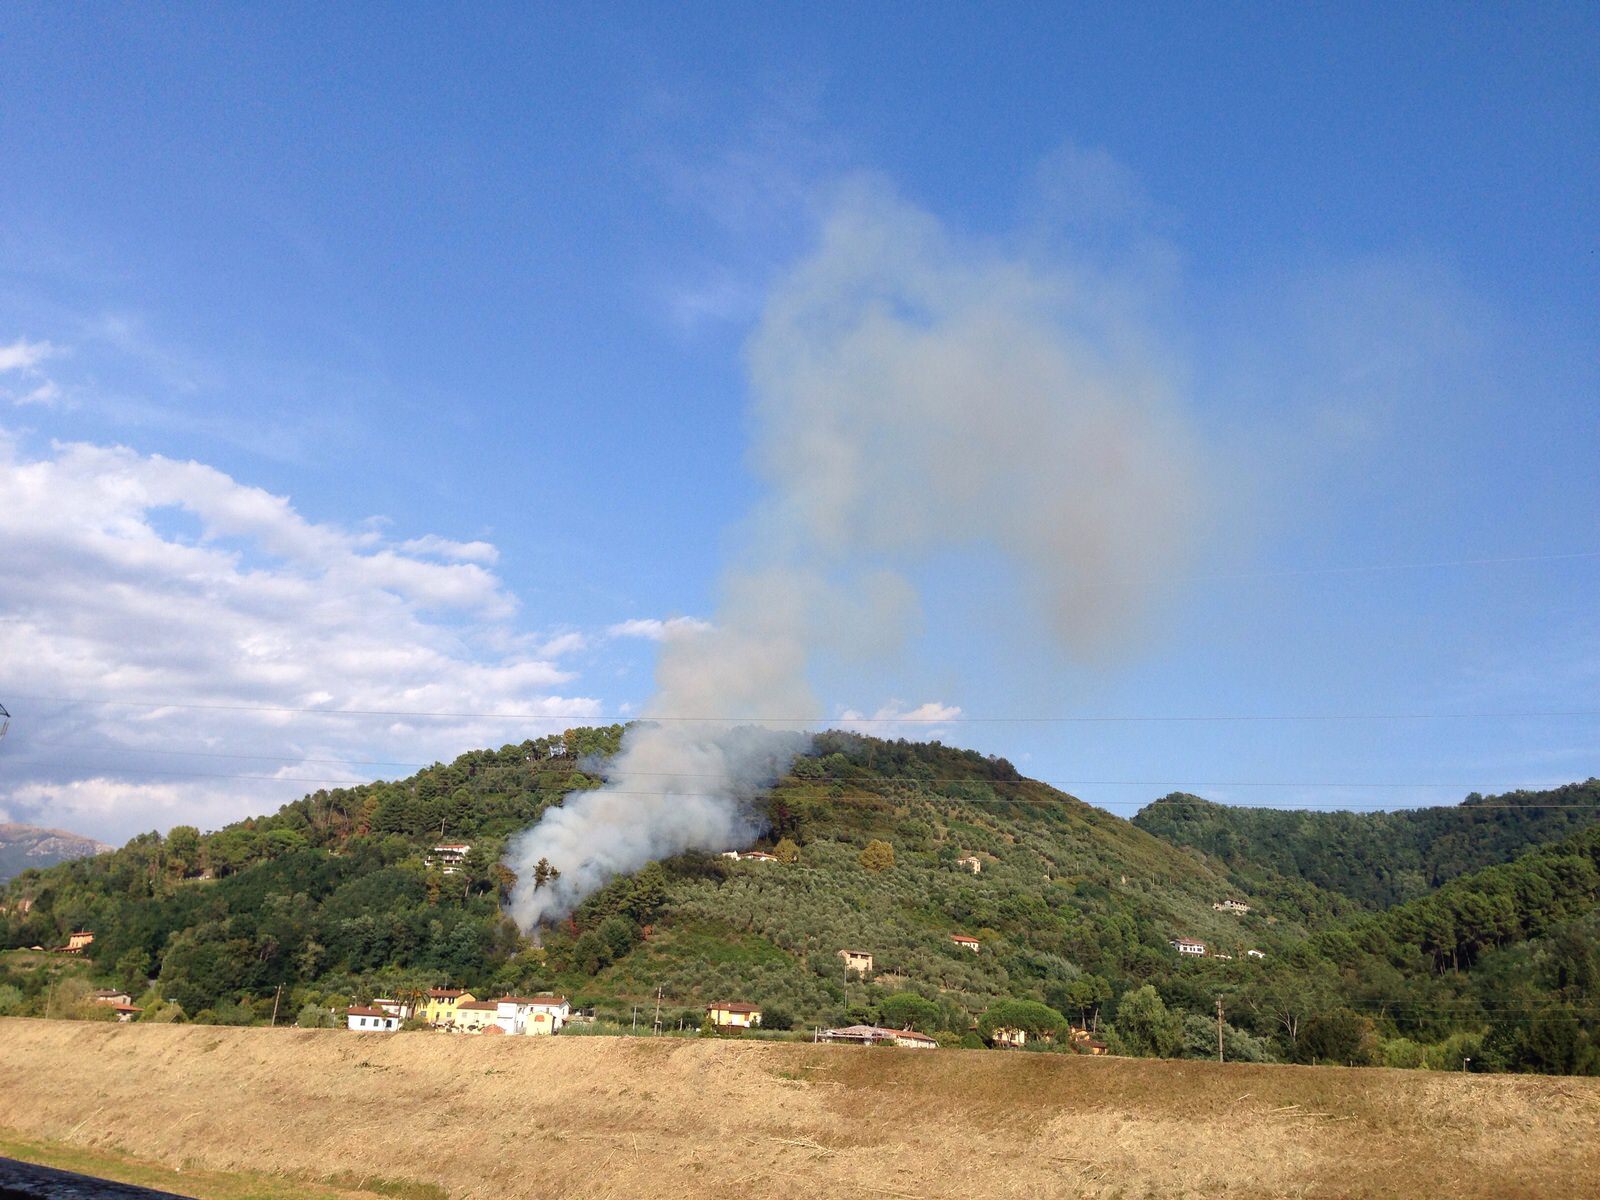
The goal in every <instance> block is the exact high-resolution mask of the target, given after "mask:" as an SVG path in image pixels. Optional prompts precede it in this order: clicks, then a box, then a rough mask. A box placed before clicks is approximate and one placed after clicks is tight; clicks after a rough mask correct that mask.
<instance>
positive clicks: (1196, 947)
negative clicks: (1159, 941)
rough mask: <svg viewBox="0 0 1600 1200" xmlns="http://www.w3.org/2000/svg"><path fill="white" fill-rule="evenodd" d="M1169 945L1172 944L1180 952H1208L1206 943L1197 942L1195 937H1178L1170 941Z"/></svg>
mask: <svg viewBox="0 0 1600 1200" xmlns="http://www.w3.org/2000/svg"><path fill="white" fill-rule="evenodd" d="M1167 945H1169V946H1171V947H1172V948H1173V949H1174V950H1176V951H1177V952H1178V953H1179V954H1204V953H1205V952H1206V944H1205V943H1204V942H1197V941H1195V940H1194V939H1193V938H1186V937H1176V938H1173V939H1172V940H1171V941H1170V942H1168V943H1167Z"/></svg>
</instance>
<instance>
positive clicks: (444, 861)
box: [422, 842, 472, 875]
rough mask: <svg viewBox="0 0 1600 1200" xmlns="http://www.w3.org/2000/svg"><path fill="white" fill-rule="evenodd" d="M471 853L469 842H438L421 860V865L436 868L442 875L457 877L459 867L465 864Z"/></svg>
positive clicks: (459, 870)
mask: <svg viewBox="0 0 1600 1200" xmlns="http://www.w3.org/2000/svg"><path fill="white" fill-rule="evenodd" d="M471 851H472V843H471V842H440V843H439V844H438V845H437V846H435V847H434V848H433V850H432V852H431V853H430V854H429V855H428V856H427V857H426V858H424V859H423V860H422V865H423V866H425V867H432V866H437V867H438V868H439V871H440V873H441V874H443V875H457V874H459V873H460V872H461V865H462V863H464V862H466V860H467V855H468V854H469V853H471Z"/></svg>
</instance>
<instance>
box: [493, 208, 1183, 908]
mask: <svg viewBox="0 0 1600 1200" xmlns="http://www.w3.org/2000/svg"><path fill="white" fill-rule="evenodd" d="M1127 310H1128V305H1127V303H1126V297H1125V296H1123V295H1121V294H1119V295H1117V296H1116V297H1115V298H1114V299H1112V298H1107V296H1106V294H1105V292H1104V291H1103V289H1102V288H1101V287H1100V286H1098V285H1097V284H1095V283H1094V282H1091V281H1090V279H1089V278H1088V277H1078V276H1075V275H1074V274H1073V273H1071V272H1070V271H1066V270H1062V269H1054V268H1051V269H1045V268H1041V267H1038V266H1035V265H1033V264H1030V263H1028V262H1024V261H1021V260H1019V259H1017V258H1015V257H1011V256H1008V255H1007V254H1005V253H1003V252H1001V251H1000V250H998V249H996V248H993V247H989V246H985V245H973V244H966V243H963V242H962V241H960V240H959V239H957V238H955V237H953V236H952V235H950V234H949V233H948V232H947V231H946V230H945V229H944V228H943V227H942V226H941V225H940V224H939V222H938V221H936V220H935V219H934V218H933V217H931V216H929V215H928V214H926V213H924V212H921V211H919V210H917V209H916V208H914V207H913V206H911V205H909V204H907V203H905V202H904V201H902V200H900V199H898V198H897V197H895V196H894V195H893V194H891V193H889V192H888V191H887V190H886V189H884V188H883V187H881V186H879V185H875V184H872V183H862V184H857V185H855V186H853V187H851V188H850V189H848V190H847V191H846V192H845V193H844V194H843V195H842V197H841V198H840V200H839V201H838V203H837V204H836V205H835V207H834V208H833V210H832V213H831V215H830V217H829V218H828V219H827V221H826V222H825V224H824V226H823V229H822V233H821V238H820V242H819V245H818V247H817V248H816V250H815V252H814V253H812V254H811V255H810V256H809V257H807V258H806V259H805V260H803V261H802V262H801V263H799V264H798V266H797V267H795V268H794V270H793V271H791V272H790V273H789V274H788V275H787V276H785V277H784V278H783V279H781V280H780V281H779V282H778V283H777V284H776V286H775V287H774V288H773V289H772V291H771V293H770V295H769V296H768V299H767V303H766V305H765V308H764V311H763V314H762V317H761V320H760V323H759V325H758V327H757V329H756V330H755V332H754V334H753V336H752V338H751V340H750V343H749V347H748V367H749V378H750V385H751V394H752V401H753V407H754V415H755V418H756V420H755V444H754V447H753V462H754V464H755V467H756V470H757V471H758V472H759V474H760V476H761V477H762V478H763V480H764V481H765V482H766V483H767V484H768V485H769V487H768V492H767V495H766V498H765V499H764V500H763V501H762V502H761V503H760V504H759V505H758V506H757V508H756V510H755V511H754V512H753V513H752V514H750V516H749V518H748V520H747V521H746V523H745V524H744V526H743V527H742V528H741V530H740V539H739V540H740V543H741V544H742V545H743V546H744V547H745V549H744V550H743V551H742V552H741V553H740V554H738V555H737V556H736V561H735V562H734V563H733V564H732V565H731V566H730V567H729V568H728V570H727V571H726V572H725V575H724V578H723V581H722V587H721V599H720V603H719V606H718V609H717V612H716V614H715V617H714V620H713V622H712V624H711V627H710V628H707V629H693V628H687V629H684V630H683V631H682V632H680V633H677V634H675V635H673V636H669V637H667V638H666V639H665V640H664V641H663V643H662V649H661V655H660V659H659V662H658V665H657V673H656V683H657V690H656V694H655V696H654V697H653V698H652V700H651V701H650V702H649V704H648V705H647V707H646V708H645V710H644V715H645V717H646V718H647V719H646V720H645V721H643V722H641V723H640V724H638V725H635V726H633V727H632V728H630V729H629V730H628V732H627V734H626V736H625V737H624V740H623V745H622V749H621V752H620V753H619V754H618V755H617V757H616V758H615V759H614V760H612V762H611V763H610V764H609V765H608V767H607V770H606V775H607V782H606V784H605V785H604V786H603V787H601V788H599V789H598V790H595V791H587V792H577V793H573V794H572V795H570V796H568V797H567V799H566V801H565V802H564V804H563V805H562V807H560V808H558V809H552V810H550V811H549V812H547V813H546V814H545V815H544V816H543V817H542V818H541V819H540V821H539V822H538V823H537V824H535V825H534V826H533V827H532V828H530V829H528V830H526V831H525V832H524V833H522V834H520V835H518V837H517V838H515V839H514V840H513V842H512V844H511V846H510V848H509V850H508V856H507V858H508V865H509V866H510V867H511V869H512V870H513V871H515V872H517V874H518V877H519V881H518V884H517V886H516V887H515V889H514V890H513V893H512V896H511V903H510V907H511V913H512V915H513V917H514V918H515V919H516V920H517V922H518V923H519V924H520V925H521V926H522V927H523V928H524V929H529V930H531V929H532V928H533V927H534V926H535V925H536V924H537V923H538V922H539V921H541V920H546V919H553V918H556V917H559V916H562V915H564V914H565V913H567V912H570V911H571V910H572V908H573V907H574V906H575V905H577V904H578V903H579V902H581V901H582V899H583V898H584V897H585V896H586V895H588V894H589V893H590V892H592V891H594V890H595V889H596V888H598V887H600V886H601V885H602V884H604V883H605V881H606V880H607V879H609V878H611V877H612V876H613V875H616V874H620V873H624V872H629V871H633V870H636V869H637V868H639V867H641V866H643V865H644V864H645V863H646V862H649V861H651V860H652V859H656V858H661V857H665V856H668V855H671V854H674V853H678V852H681V851H683V850H687V849H691V848H702V849H713V850H718V849H724V848H727V847H729V846H742V845H745V844H748V842H749V840H750V839H751V838H752V837H753V836H755V835H756V834H757V833H758V832H759V831H758V828H757V825H756V823H755V821H754V820H753V818H752V817H751V815H750V812H749V808H748V802H749V800H750V798H751V797H752V796H753V795H754V794H755V793H756V792H757V791H759V790H760V789H761V788H762V787H764V786H766V785H767V784H769V783H770V782H771V781H772V780H773V779H774V778H775V777H776V775H777V774H779V773H781V772H782V771H783V770H784V769H785V767H786V766H787V765H788V763H789V762H790V761H792V759H793V757H794V756H795V755H796V754H799V753H802V752H803V751H804V749H805V747H806V745H807V741H806V738H805V736H804V732H803V731H804V730H805V729H806V728H808V727H811V726H813V725H814V723H815V722H816V721H817V720H818V719H819V718H820V716H821V715H822V709H821V706H820V705H819V703H818V702H817V700H816V698H815V697H814V696H813V694H812V692H811V688H810V685H809V683H808V677H807V676H808V664H810V663H811V662H812V661H813V659H814V658H815V656H817V655H819V654H822V653H831V654H837V655H842V656H844V657H846V658H848V657H850V656H851V655H854V654H859V653H861V652H863V650H864V649H866V648H881V647H883V646H886V645H893V644H895V643H896V642H897V641H898V640H899V639H900V637H901V635H902V632H903V631H904V630H905V629H906V628H907V626H908V625H909V624H910V623H912V622H913V621H914V619H915V615H916V611H917V597H916V590H915V588H914V587H913V585H912V584H911V582H910V579H909V572H910V571H911V570H913V569H914V568H916V567H917V566H919V565H921V564H923V563H925V562H926V561H927V560H928V559H929V558H930V556H933V555H936V554H939V553H942V552H945V551H948V550H951V549H976V550H980V551H989V552H993V553H996V554H998V555H999V556H1001V557H1003V559H1004V560H1005V562H1006V564H1007V565H1008V566H1009V568H1010V570H1011V571H1012V572H1014V574H1015V576H1016V578H1017V580H1018V581H1019V583H1020V586H1021V588H1022V593H1023V596H1024V598H1025V604H1026V606H1027V607H1028V610H1029V611H1028V612H1025V613H1018V612H1014V611H1006V612H1003V613H997V614H996V618H995V619H996V620H997V621H1002V622H1004V623H1005V624H1006V625H1008V626H1013V627H1014V626H1017V625H1018V624H1021V623H1031V625H1032V626H1033V627H1036V628H1039V629H1042V630H1043V631H1044V634H1043V636H1048V637H1050V638H1052V639H1054V641H1055V642H1056V643H1057V644H1058V645H1059V646H1060V647H1062V648H1063V649H1064V650H1065V651H1066V652H1068V653H1070V654H1072V655H1073V656H1075V657H1080V658H1089V659H1093V658H1103V657H1105V656H1107V655H1108V654H1111V653H1114V652H1115V651H1116V650H1117V649H1118V648H1119V647H1120V646H1122V645H1123V644H1125V643H1126V642H1127V641H1128V640H1129V639H1130V638H1131V637H1132V636H1133V635H1134V634H1135V633H1136V631H1137V629H1138V628H1139V624H1140V618H1141V616H1142V614H1143V612H1144V609H1145V607H1146V605H1145V601H1146V598H1147V596H1148V594H1149V593H1150V591H1151V589H1152V586H1153V585H1154V584H1155V583H1156V582H1157V580H1158V579H1159V578H1160V577H1161V576H1163V575H1167V574H1170V573H1171V572H1172V571H1173V570H1174V569H1176V568H1179V567H1181V565H1182V562H1183V558H1184V555H1185V550H1186V547H1187V546H1188V545H1189V544H1190V542H1191V540H1192V536H1193V533H1194V531H1195V525H1196V522H1197V520H1198V519H1199V518H1200V517H1201V515H1202V513H1203V509H1204V504H1203V500H1204V497H1203V494H1202V490H1201V488H1200V486H1199V483H1198V471H1197V461H1198V453H1197V449H1196V447H1195V445H1194V443H1193V440H1192V438H1191V437H1190V435H1189V433H1188V432H1187V430H1186V428H1185V426H1184V423H1183V421H1182V419H1181V417H1180V415H1179V413H1178V411H1177V408H1176V405H1175V396H1174V391H1175V389H1174V387H1173V384H1172V382H1171V380H1170V378H1169V373H1168V371H1167V370H1166V368H1165V364H1164V358H1163V356H1162V355H1161V354H1159V353H1158V352H1157V349H1156V347H1155V346H1154V345H1153V343H1152V342H1151V340H1150V339H1149V337H1148V335H1147V334H1146V333H1145V332H1144V331H1143V330H1141V329H1140V328H1138V327H1137V325H1136V324H1134V323H1133V322H1132V321H1130V320H1129V319H1128V317H1127V315H1126V314H1127ZM648 718H656V720H654V721H650V720H649V719H648ZM741 722H743V723H742V724H741ZM540 858H547V859H548V860H549V861H550V863H552V864H553V865H555V866H556V867H557V868H558V869H559V870H560V872H561V874H560V876H559V878H558V879H556V880H555V881H554V882H553V883H547V884H546V885H545V886H543V887H538V888H536V887H535V886H534V884H533V880H532V872H533V867H534V865H535V864H536V863H537V862H538V860H539V859H540Z"/></svg>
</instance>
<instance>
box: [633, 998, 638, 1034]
mask: <svg viewBox="0 0 1600 1200" xmlns="http://www.w3.org/2000/svg"><path fill="white" fill-rule="evenodd" d="M633 1032H634V1033H635V1034H637V1033H638V1032H639V1006H638V1005H637V1004H635V1005H634V1006H633Z"/></svg>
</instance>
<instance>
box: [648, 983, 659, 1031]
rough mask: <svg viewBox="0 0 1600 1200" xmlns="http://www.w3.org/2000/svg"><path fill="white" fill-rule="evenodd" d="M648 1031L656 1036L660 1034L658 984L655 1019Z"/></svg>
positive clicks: (657, 986) (657, 988) (657, 987)
mask: <svg viewBox="0 0 1600 1200" xmlns="http://www.w3.org/2000/svg"><path fill="white" fill-rule="evenodd" d="M650 1030H651V1032H652V1033H655V1034H658V1035H659V1034H660V1033H661V985H660V984H659V983H658V984H656V1019H655V1021H654V1023H653V1024H652V1025H651V1026H650Z"/></svg>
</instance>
